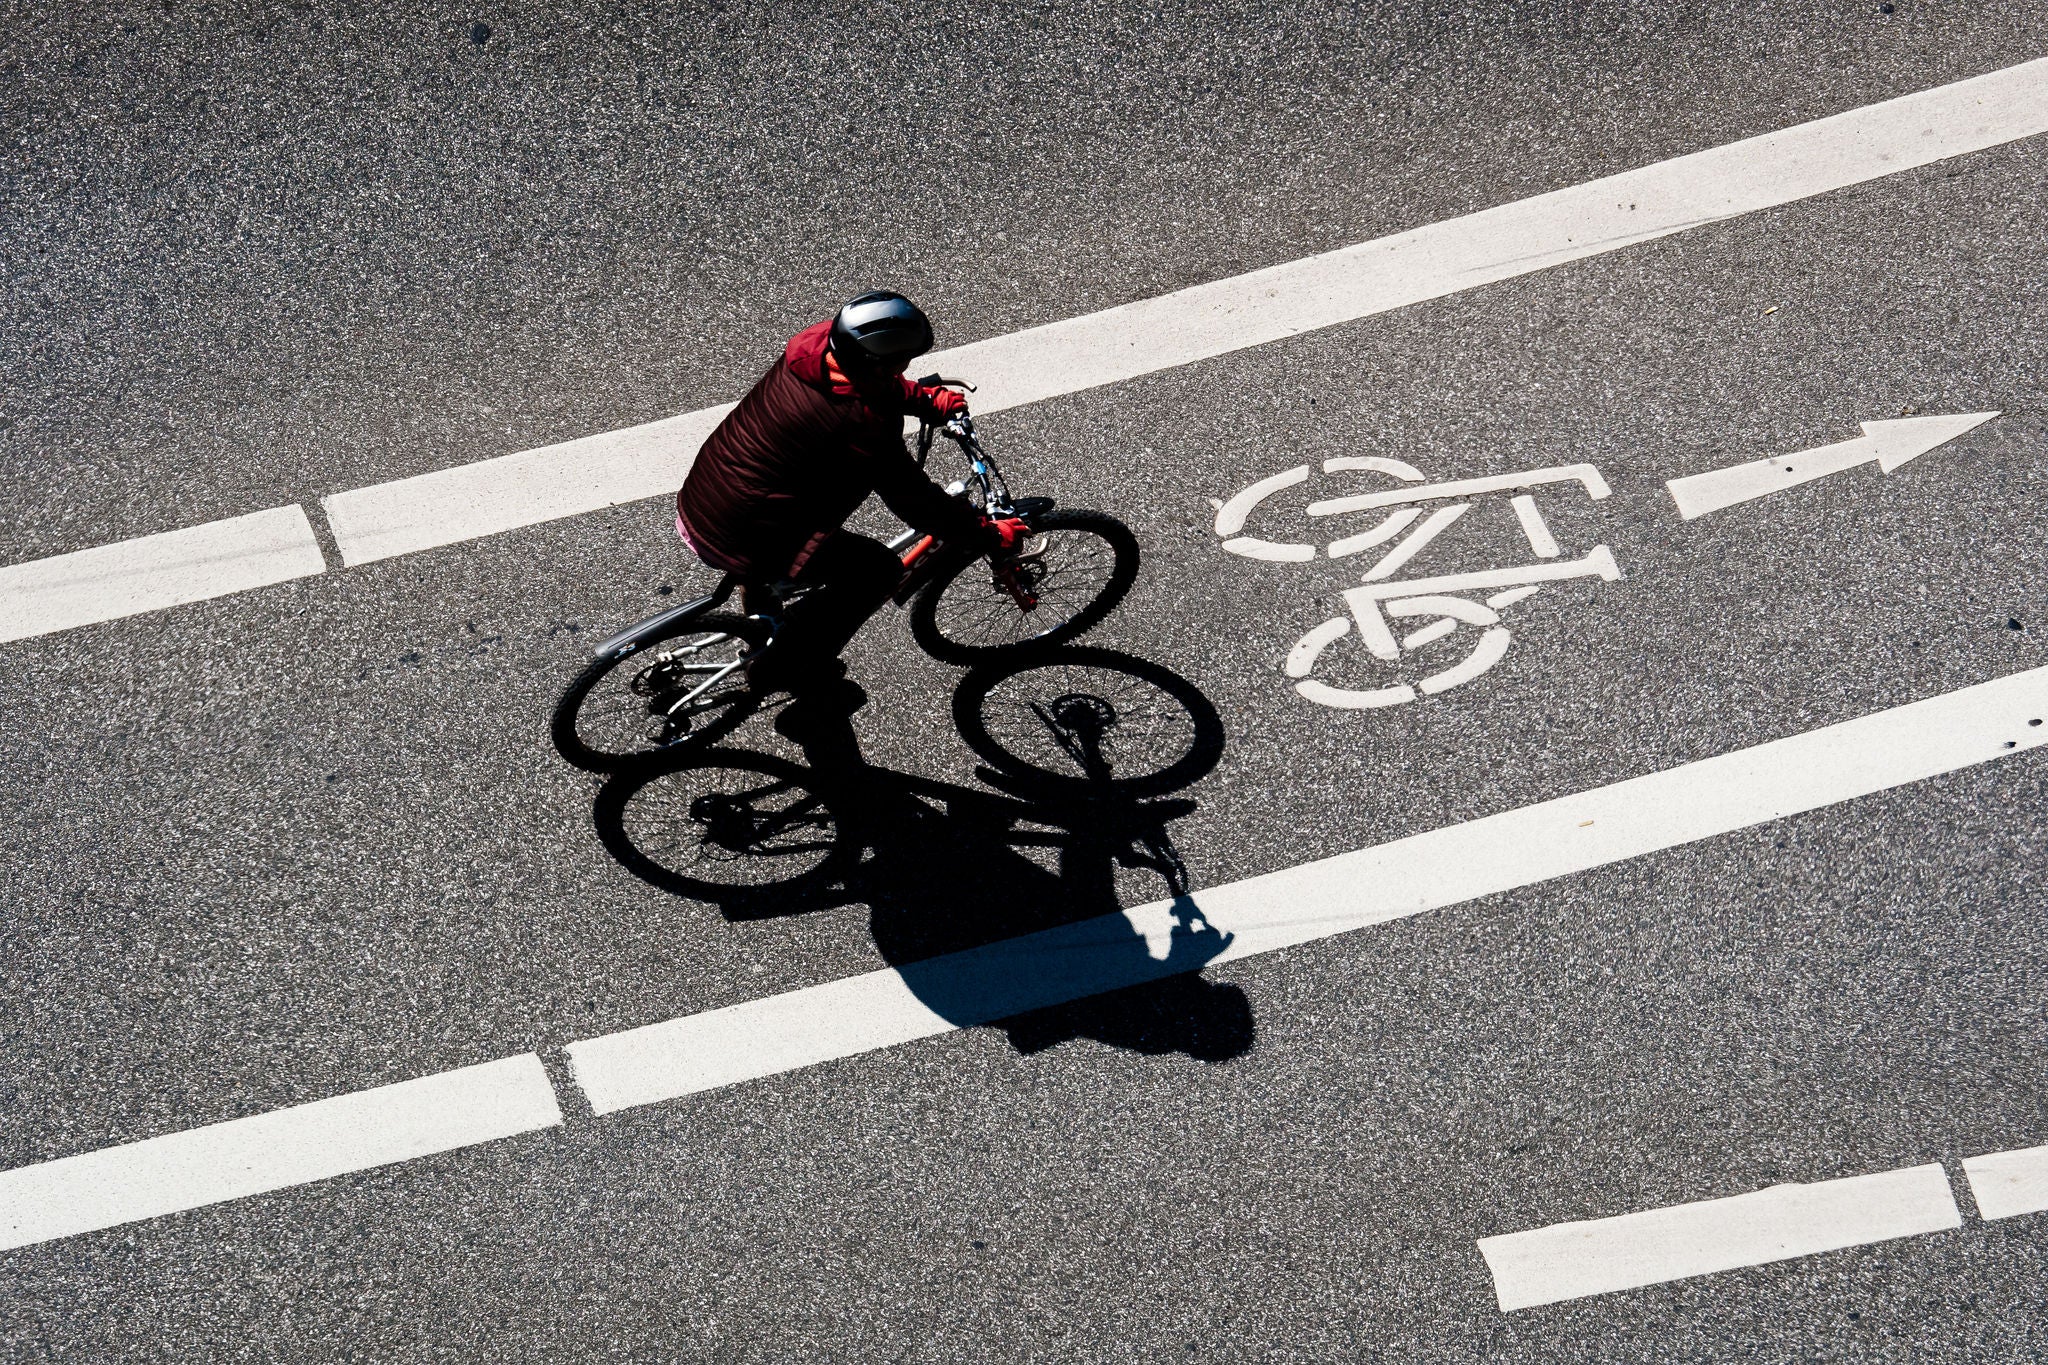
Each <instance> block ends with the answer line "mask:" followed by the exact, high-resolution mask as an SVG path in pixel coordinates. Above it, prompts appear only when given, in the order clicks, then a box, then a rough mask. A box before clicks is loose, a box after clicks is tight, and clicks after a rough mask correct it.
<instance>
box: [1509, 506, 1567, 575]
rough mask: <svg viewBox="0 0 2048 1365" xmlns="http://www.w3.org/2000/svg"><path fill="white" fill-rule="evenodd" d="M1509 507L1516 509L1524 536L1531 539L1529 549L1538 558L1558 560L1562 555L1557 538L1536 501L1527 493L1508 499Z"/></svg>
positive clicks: (1516, 517) (1517, 518) (1516, 518)
mask: <svg viewBox="0 0 2048 1365" xmlns="http://www.w3.org/2000/svg"><path fill="white" fill-rule="evenodd" d="M1508 505H1509V506H1511V507H1513V508H1514V509H1515V520H1517V521H1519V522H1521V523H1522V534H1523V535H1525V536H1527V537H1528V538H1529V548H1530V550H1532V551H1533V552H1534V553H1535V555H1536V557H1537V558H1538V559H1556V558H1557V557H1558V555H1559V554H1560V553H1561V550H1560V548H1559V546H1558V543H1557V537H1556V536H1554V535H1552V534H1550V523H1549V522H1547V521H1545V520H1544V519H1543V512H1542V510H1541V509H1539V508H1538V507H1537V506H1536V499H1535V498H1533V497H1531V496H1530V495H1529V494H1527V493H1518V494H1516V495H1515V496H1514V497H1512V498H1509V499H1508Z"/></svg>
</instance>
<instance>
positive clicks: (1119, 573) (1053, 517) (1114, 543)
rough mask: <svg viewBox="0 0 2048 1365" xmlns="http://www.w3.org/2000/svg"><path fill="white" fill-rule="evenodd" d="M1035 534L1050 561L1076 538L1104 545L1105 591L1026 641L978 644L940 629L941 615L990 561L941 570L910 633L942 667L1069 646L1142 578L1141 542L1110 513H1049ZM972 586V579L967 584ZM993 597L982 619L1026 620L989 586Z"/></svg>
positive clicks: (916, 608)
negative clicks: (943, 603)
mask: <svg viewBox="0 0 2048 1365" xmlns="http://www.w3.org/2000/svg"><path fill="white" fill-rule="evenodd" d="M1029 521H1030V524H1031V529H1032V531H1033V533H1034V534H1041V535H1045V536H1047V537H1048V544H1047V547H1046V551H1045V554H1046V557H1047V558H1048V559H1050V558H1051V557H1052V555H1053V552H1054V551H1055V550H1057V549H1061V548H1062V542H1063V541H1065V540H1068V539H1070V538H1073V537H1090V538H1093V539H1096V540H1099V541H1101V542H1102V543H1103V545H1104V546H1105V547H1106V549H1107V550H1108V552H1109V555H1110V563H1109V571H1108V573H1107V574H1106V576H1105V578H1104V581H1103V584H1102V586H1101V587H1100V588H1099V589H1098V590H1096V591H1095V592H1094V595H1093V596H1092V597H1090V598H1089V600H1088V601H1087V602H1086V603H1085V604H1083V605H1082V606H1080V607H1079V608H1077V609H1076V610H1074V611H1073V612H1071V613H1070V614H1069V615H1068V616H1066V617H1065V618H1064V619H1062V620H1060V621H1059V622H1058V623H1057V624H1056V625H1054V626H1052V627H1050V628H1048V629H1045V630H1042V631H1039V632H1036V633H1034V634H1032V635H1030V636H1028V637H1025V638H1022V639H1009V640H1002V641H1000V642H996V643H987V644H984V643H974V642H969V641H965V640H961V639H959V638H956V636H955V635H954V634H952V633H951V628H950V627H949V626H948V625H946V624H942V623H941V621H940V616H939V609H940V606H941V599H945V598H946V596H947V593H948V591H949V590H954V589H957V590H958V592H956V595H955V597H954V598H952V599H949V600H951V601H956V602H957V601H960V600H961V598H960V596H959V594H961V593H967V592H972V591H974V589H971V588H969V587H968V586H967V583H966V582H963V579H965V578H966V576H967V575H968V574H969V573H970V572H971V571H973V570H974V569H976V567H977V566H979V567H980V568H981V569H982V570H983V571H984V572H985V571H986V568H987V558H986V556H983V555H976V556H974V557H972V558H970V559H963V560H961V561H959V562H958V563H956V564H953V565H951V566H949V567H947V568H944V569H941V570H940V571H939V572H938V574H937V575H936V576H935V577H933V579H932V581H931V582H929V583H927V584H926V585H925V586H924V588H923V589H922V590H921V591H920V592H919V593H918V595H917V597H916V599H915V600H914V601H913V602H912V603H911V607H910V633H911V635H912V637H913V638H915V639H916V641H917V643H918V647H919V648H921V649H923V650H924V652H925V653H927V654H929V655H931V656H932V657H933V658H934V659H938V660H940V661H941V662H943V663H949V664H978V663H987V662H993V661H996V660H1000V659H1017V658H1025V657H1029V656H1031V655H1034V654H1038V653H1042V652H1043V651H1045V650H1049V649H1054V648H1057V647H1058V646H1060V645H1063V644H1066V643H1068V642H1069V641H1072V640H1077V639H1079V638H1080V637H1081V636H1082V635H1084V634H1086V633H1087V632H1088V631H1090V630H1092V629H1094V628H1095V627H1096V626H1097V625H1099V624H1101V622H1102V620H1103V618H1104V617H1106V616H1108V615H1109V613H1110V612H1112V611H1114V610H1115V609H1116V606H1117V604H1118V603H1119V602H1121V601H1123V599H1124V596H1125V594H1127V593H1128V592H1130V590H1131V584H1133V583H1134V582H1136V581H1137V577H1138V538H1137V537H1136V536H1134V535H1132V534H1131V529H1130V527H1128V526H1126V525H1124V524H1123V523H1122V522H1120V521H1118V520H1117V519H1116V518H1115V517H1112V516H1110V515H1109V514H1108V513H1106V512H1090V511H1085V510H1083V509H1081V508H1078V507H1073V508H1057V509H1055V510H1053V511H1050V512H1045V513H1043V514H1041V515H1038V516H1034V517H1031V518H1029ZM1059 571H1060V569H1059V568H1058V567H1057V566H1056V567H1054V568H1053V569H1051V570H1049V571H1047V572H1046V576H1045V578H1044V579H1043V580H1042V581H1041V586H1042V585H1043V583H1044V582H1050V581H1052V576H1053V575H1054V574H1056V573H1057V572H1059ZM968 581H969V582H971V581H972V580H968ZM987 591H988V593H989V594H991V596H990V598H989V601H988V602H987V603H984V604H981V605H983V606H984V607H985V611H984V613H983V615H984V616H985V617H989V618H993V619H1010V618H1004V617H1003V613H1005V612H1008V613H1014V618H1013V619H1016V620H1019V621H1022V620H1028V619H1029V617H1028V615H1027V613H1025V612H1022V611H1020V610H1018V608H1017V607H1016V605H1015V603H1014V602H1012V601H1009V600H1008V599H1007V597H1005V596H1002V595H1000V590H999V589H996V588H995V587H994V586H993V585H992V584H990V585H987Z"/></svg>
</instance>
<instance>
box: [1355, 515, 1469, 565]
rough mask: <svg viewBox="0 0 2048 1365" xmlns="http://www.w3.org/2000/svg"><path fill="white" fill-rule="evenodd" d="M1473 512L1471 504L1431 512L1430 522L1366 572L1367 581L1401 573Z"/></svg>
mask: <svg viewBox="0 0 2048 1365" xmlns="http://www.w3.org/2000/svg"><path fill="white" fill-rule="evenodd" d="M1471 510H1472V504H1471V503H1469V502H1454V503H1452V504H1451V505H1450V506H1449V507H1439V508H1437V509H1436V511H1434V512H1431V513H1430V514H1429V520H1427V521H1425V522H1423V523H1422V525H1420V526H1418V527H1416V528H1415V529H1414V530H1413V531H1410V532H1409V533H1408V538H1407V539H1406V540H1403V541H1402V542H1401V543H1400V544H1399V545H1396V546H1395V547H1394V548H1393V549H1391V550H1389V551H1387V552H1386V553H1385V554H1383V555H1381V556H1380V557H1379V560H1378V562H1376V563H1375V564H1374V565H1373V566H1372V567H1371V568H1370V569H1367V570H1366V571H1365V581H1366V582H1368V583H1377V582H1378V581H1379V580H1381V579H1383V578H1389V577H1391V576H1393V575H1394V574H1395V573H1397V572H1399V571H1400V569H1401V567H1402V566H1403V565H1404V564H1406V563H1407V562H1408V561H1409V560H1411V559H1413V558H1415V556H1417V555H1419V554H1421V553H1422V552H1423V550H1424V549H1425V548H1427V547H1428V545H1429V542H1431V541H1432V540H1435V539H1436V538H1437V537H1438V536H1440V535H1442V534H1443V533H1444V532H1445V531H1447V530H1449V529H1450V527H1451V523H1452V522H1454V521H1456V520H1457V519H1458V518H1459V517H1462V516H1464V515H1465V514H1466V513H1467V512H1469V511H1471ZM1332 558H1335V556H1332Z"/></svg>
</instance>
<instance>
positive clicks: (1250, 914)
mask: <svg viewBox="0 0 2048 1365" xmlns="http://www.w3.org/2000/svg"><path fill="white" fill-rule="evenodd" d="M2043 718H2048V668H2041V669H2033V670H2030V671H2028V672H2025V673H2018V674H2014V675H2013V676H2011V677H2006V678H2000V679H1998V680H1996V681H1994V682H1988V683H1983V684H1980V685H1978V686H1976V687H1969V688H1964V689H1963V690H1961V691H1958V692H1951V693H1948V694H1947V695H1945V696H1939V697H1933V698H1930V699H1929V700H1926V701H1920V702H1914V703H1912V704H1910V705H1906V706H1899V707H1894V708H1892V709H1890V710H1887V711H1879V712H1877V713H1875V714H1873V715H1868V716H1862V717H1859V718H1857V719H1855V720H1850V721H1844V722H1842V723H1841V724H1838V725H1830V726H1827V727H1826V728H1824V729H1819V730H1813V731H1809V732H1807V733H1805V734H1801V735H1794V736H1791V737H1790V738H1787V739H1780V740H1774V741H1772V742H1770V743H1768V744H1760V745H1757V746H1756V747H1754V748H1749V749H1740V750H1737V751H1735V752H1734V753H1729V754H1722V755H1720V756H1718V757H1715V758H1708V759H1702V760H1700V761H1698V762H1695V763H1687V764H1684V765H1681V766H1680V767H1676V768H1670V769H1666V770H1665V771H1663V772H1658V773H1652V774H1649V775H1648V776H1645V777H1637V778H1632V779H1630V780H1628V781H1625V782H1617V783H1614V784H1612V785H1610V786H1605V787H1596V788H1594V789H1593V790H1591V791H1585V792H1580V793H1578V794H1577V795H1573V796H1566V797H1560V798H1558V799H1556V800H1552V801H1545V802H1542V803H1540V804H1537V805H1533V806H1525V807H1522V808H1521V809H1519V810H1511V811H1504V812H1502V813H1500V814H1498V815H1490V816H1487V817H1485V818H1484V819H1479V820H1473V821H1470V822H1468V823H1465V824H1461V825H1451V826H1447V827H1445V828H1443V829H1437V830H1431V831H1429V832H1427V833H1424V834H1417V835H1413V836H1410V837H1409V838H1405V839H1398V840H1395V841H1394V842H1392V843H1388V844H1381V845H1379V846H1378V847H1375V848H1368V849H1362V850H1359V851H1357V852H1353V853H1345V854H1340V855H1338V856H1337V857H1334V858H1326V859H1323V860H1321V861H1319V862H1313V863H1307V864H1304V865H1302V866H1300V867H1293V868H1288V869H1286V870H1285V871H1281V872H1273V873H1268V874H1266V875H1265V876H1261V877H1253V878H1250V879H1248V880H1246V881H1240V882H1233V883H1231V884H1229V885H1226V886H1219V887H1213V888H1211V889H1209V890H1206V891H1202V892H1198V893H1197V894H1195V895H1194V896H1192V897H1188V898H1184V899H1183V900H1182V901H1179V902H1174V901H1157V902H1154V903H1152V904H1150V905H1144V906H1139V907H1137V908H1135V909H1132V910H1128V911H1125V912H1123V913H1121V914H1116V915H1105V916H1102V917H1100V918H1097V919H1091V920H1084V921H1082V922H1080V923H1078V924H1072V925H1067V926H1064V927H1061V928H1057V929H1049V930H1046V931H1044V932H1042V933H1037V934H1030V935H1026V936H1024V937H1021V938H1015V939H1008V940H1005V941H1003V942H1000V943H994V944H990V945H988V946H986V947H982V948H976V949H972V950H970V951H967V952H962V953H954V954H951V955H948V956H945V957H938V958H932V959H929V960H927V961H924V962H918V963H913V964H910V965H907V966H904V967H899V968H895V969H893V970H889V971H880V972H871V973H868V974H867V975H864V976H857V977H851V978H848V979H846V980H841V981H834V982H831V983H828V984H826V985H821V986H813V987H810V988H808V989H804V990H799V991H792V992H790V993H788V994H786V995H780V996H772V997H769V998H766V999H762V1000H752V1001H748V1002H746V1003H744V1004H739V1005H733V1006H730V1007H728V1008H725V1009H720V1010H712V1011H708V1012H706V1013H703V1014H695V1015H688V1016H685V1017H683V1018H680V1019H672V1020H668V1021H665V1022H662V1023H657V1024H649V1025H646V1026H644V1027H642V1028H636V1029H630V1030H627V1031H625V1032H622V1033H614V1034H609V1035H606V1036H603V1037H599V1038H591V1039H587V1040H585V1041H583V1042H579V1043H573V1044H571V1045H570V1046H569V1049H568V1051H569V1056H570V1060H571V1063H572V1065H573V1066H574V1068H575V1074H576V1080H577V1083H578V1084H579V1085H580V1086H581V1087H582V1088H583V1091H584V1093H585V1094H586V1095H588V1096H589V1098H590V1102H591V1105H592V1107H593V1108H594V1109H595V1110H596V1111H597V1112H598V1113H600V1114H603V1113H609V1112H611V1111H613V1110H618V1109H625V1108H629V1107H631V1106H633V1105H639V1104H648V1103H652V1102H654V1101H656V1100H663V1099H670V1098H674V1097H676V1096H679V1095H688V1094H693V1093H695V1092H697V1091H702V1090H710V1089H713V1088H716V1087H719V1086H725V1085H732V1084H734V1083H736V1082H739V1081H745V1080H751V1079H754V1078H756V1077H761V1076H769V1075H774V1074H776V1073H779V1072H783V1071H790V1070H794V1069H796V1068H798V1067H804V1066H811V1065H814V1064H816V1063H819V1062H825V1061H830V1060H833V1059H835V1058H840V1057H848V1056H852V1055H855V1054H857V1053H862V1052H868V1051H872V1050H874V1049H877V1048H884V1047H889V1046H892V1045H894V1044H897V1043H903V1042H908V1041H910V1040H912V1039H915V1038H924V1037H928V1036H931V1035H933V1034H937V1033H943V1032H946V1031H948V1030H950V1029H954V1028H962V1027H968V1026H971V1025H975V1024H984V1023H990V1022H993V1021H995V1020H998V1019H1003V1018H1007V1017H1009V1016H1011V1015H1014V1014H1018V1013H1021V1012H1023V1011H1025V1010H1030V1009H1038V1008H1043V1007H1045V1006H1048V1005H1057V1004H1062V1003H1065V1002H1067V1001H1070V1000H1076V999H1080V998H1082V997H1084V996H1089V995H1095V994H1098V993H1100V992H1103V991H1108V990H1114V989H1116V988H1118V987H1121V986H1131V985H1136V984H1138V983H1140V982H1143V981H1148V980H1153V979H1157V978H1159V977H1164V976H1171V975H1174V974H1176V973H1178V972H1183V971H1191V970H1195V969H1197V968H1200V967H1202V966H1204V965H1206V963H1207V962H1209V961H1215V962H1228V961H1231V960H1233V959H1236V958H1243V957H1250V956H1252V955H1254V954H1258V953H1269V952H1273V951H1275V950H1276V949H1280V948H1286V947H1289V946H1292V945H1294V944H1297V943H1306V942H1310V941H1312V940H1315V939H1322V938H1328V937H1330V936H1331V935H1333V934H1341V933H1345V932H1347V931H1349V930H1352V929H1358V928H1363V927H1365V926H1367V925H1372V924H1379V923H1383V922H1385V921H1388V920H1394V919H1400V918H1402V917H1404V916H1407V915H1415V914H1420V913H1422V912H1423V911H1426V910H1436V909H1441V908H1443V907H1445V906H1451V905H1457V904H1459V903H1461V902H1464V901H1469V900H1473V899H1476V898H1478V897H1481V896H1489V895H1494V894H1496V893H1499V892H1503V891H1511V890H1514V889H1516V888H1518V887H1524V886H1533V885H1535V884H1536V883H1538V882H1544V881H1548V880H1550V879H1552V878H1554V877H1563V876H1569V875H1570V874H1572V873H1575V872H1583V871H1585V870H1587V869H1588V868H1594V867H1601V866H1605V865H1607V864H1609V863H1616V862H1621V861H1623V860H1625V859H1629V858H1635V857H1639V856H1641V855H1643V854H1646V853H1653V852H1656V851H1658V850H1661V849H1667V848H1675V847H1677V846H1679V845H1681V844H1687V843H1691V842H1694V841H1695V840H1700V839H1707V838H1711V837H1713V836H1714V835H1717V834H1725V833H1728V832H1729V831H1731V830H1738V829H1743V828H1745V827H1747V826H1750V825H1755V824H1761V823H1763V822H1765V821H1769V820H1776V819H1780V818H1783V817H1785V816H1788V815H1795V814H1798V813H1800V812H1802V811H1810V810H1817V809H1819V808H1821V807H1823V806H1830V805H1834V804H1836V803H1837V802H1842V801H1848V800H1852V799H1854V798H1856V797H1859V796H1866V795H1869V794H1870V793H1872V792H1878V791H1883V790H1885V789H1886V788H1889V787H1896V786H1901V785H1904V784H1906V783H1909V782H1917V781H1920V780H1922V779H1925V778H1929V777H1935V776H1938V775H1940V774H1942V773H1947V772H1953V771H1955V770H1957V769H1960V768H1967V767H1971V766H1973V765H1975V764H1978V763H1984V762H1988V761H1990V760H1992V759H1996V758H2002V757H2007V756H2010V755H2011V754H2014V753H2018V752H2024V751H2026V750H2029V749H2035V748H2039V747H2041V746H2042V745H2043V744H2044V743H2048V725H2044V724H2040V723H2039V722H2040V721H2041V720H2042V719H2043ZM1197 920H1199V921H1204V922H1206V927H1207V929H1208V930H1210V931H1213V932H1210V933H1204V932H1199V931H1200V930H1201V928H1202V925H1200V924H1198V923H1194V921H1197Z"/></svg>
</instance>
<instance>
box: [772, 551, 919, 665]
mask: <svg viewBox="0 0 2048 1365" xmlns="http://www.w3.org/2000/svg"><path fill="white" fill-rule="evenodd" d="M902 578H903V561H902V560H900V559H898V558H897V557H896V552H895V551H894V550H892V549H890V548H889V547H888V546H886V545H884V544H882V542H881V541H879V540H875V539H874V538H872V537H870V536H863V535H856V534H855V533H854V532H852V531H839V532H835V533H834V534H833V535H832V536H830V537H828V538H827V539H826V540H825V541H824V542H823V543H822V544H820V545H819V546H818V547H817V549H815V550H813V551H812V552H811V554H810V557H809V558H808V559H806V560H805V561H804V565H803V569H802V570H801V572H799V573H798V575H797V581H798V582H799V583H802V584H805V585H807V586H812V588H813V590H812V591H811V592H810V593H808V594H806V595H805V596H804V598H803V599H802V600H801V601H799V602H797V603H796V604H795V605H794V606H792V607H791V608H790V611H789V620H788V625H787V626H786V627H785V634H786V635H788V636H789V637H790V639H791V642H792V643H793V644H796V645H797V649H796V650H795V651H793V652H794V653H796V654H800V655H802V656H804V657H805V658H807V659H809V660H811V661H813V662H814V663H815V664H816V665H817V666H819V667H824V666H827V665H829V664H830V663H831V662H832V661H833V660H835V659H837V658H838V657H839V654H840V651H842V650H844V649H845V648H846V646H847V645H848V644H849V643H850V642H851V641H852V639H853V637H854V636H855V635H856V634H858V633H859V632H860V628H861V627H862V626H863V625H866V624H867V620H868V618H869V617H870V616H873V615H874V614H875V613H876V612H877V611H879V610H881V607H882V604H883V603H884V602H886V601H888V600H889V594H891V593H892V592H894V591H895V590H896V585H897V584H898V583H899V582H901V581H902Z"/></svg>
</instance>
